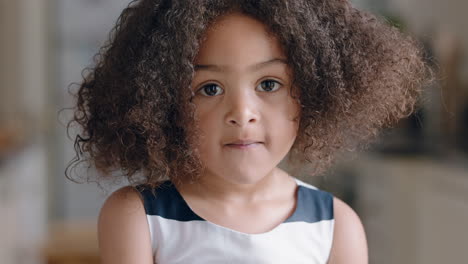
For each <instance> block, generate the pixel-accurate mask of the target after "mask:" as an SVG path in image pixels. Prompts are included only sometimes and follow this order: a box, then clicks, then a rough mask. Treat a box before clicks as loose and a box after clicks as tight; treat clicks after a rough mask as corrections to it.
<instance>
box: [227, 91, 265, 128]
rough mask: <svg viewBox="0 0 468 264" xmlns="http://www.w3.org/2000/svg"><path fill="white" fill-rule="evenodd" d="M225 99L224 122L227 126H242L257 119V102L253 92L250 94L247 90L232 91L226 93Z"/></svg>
mask: <svg viewBox="0 0 468 264" xmlns="http://www.w3.org/2000/svg"><path fill="white" fill-rule="evenodd" d="M225 100H226V102H225V103H226V106H227V111H226V116H225V122H226V124H228V125H229V126H237V127H244V126H246V125H248V124H251V123H255V122H257V121H258V119H259V114H258V102H256V100H255V95H254V94H250V93H249V91H238V92H232V93H231V94H226V96H225Z"/></svg>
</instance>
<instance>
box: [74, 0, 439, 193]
mask: <svg viewBox="0 0 468 264" xmlns="http://www.w3.org/2000/svg"><path fill="white" fill-rule="evenodd" d="M229 12H240V13H242V14H245V15H248V16H251V17H253V18H256V19H258V20H259V21H261V22H263V23H264V24H265V25H266V26H267V27H268V29H269V30H270V31H271V33H273V34H274V35H276V36H277V37H278V40H279V41H280V44H281V45H282V47H283V48H284V51H285V54H286V56H287V58H288V64H289V65H290V67H291V69H292V70H293V73H294V76H293V86H294V87H297V88H298V94H297V97H296V99H298V100H299V102H300V105H301V107H302V110H301V116H300V123H299V132H298V136H297V138H296V141H295V143H294V145H293V147H292V149H291V151H290V153H289V154H288V156H289V162H290V163H291V164H296V165H297V166H300V165H301V164H302V165H304V164H313V166H312V167H313V168H314V171H313V174H319V173H322V172H324V171H325V170H326V169H327V167H329V166H330V165H331V164H332V163H333V161H334V160H335V159H336V157H337V154H339V153H343V152H344V151H347V150H350V149H354V148H355V147H357V146H358V145H366V144H363V143H366V142H367V143H368V142H371V141H372V139H375V138H376V136H377V134H378V131H379V130H380V129H381V128H383V127H385V126H391V125H392V124H395V123H396V121H398V120H399V119H401V118H403V117H406V116H408V115H410V114H411V113H412V112H413V109H414V108H415V105H416V103H417V101H418V97H419V95H420V93H421V90H422V87H424V86H425V85H426V84H428V83H429V82H430V81H432V75H433V74H432V70H431V68H430V67H429V66H428V63H426V61H425V58H424V53H423V48H422V45H421V44H420V43H419V42H417V41H416V40H415V39H414V38H412V37H411V36H409V35H406V34H404V33H402V32H400V31H399V30H398V29H397V28H394V27H392V26H391V25H390V24H388V23H386V22H385V21H384V20H383V19H379V18H378V17H376V16H375V15H372V14H369V13H367V12H365V11H361V10H358V9H356V8H354V7H353V6H352V5H351V4H350V3H349V2H347V1H345V0H283V1H274V0H235V1H234V0H216V1H215V0H196V1H181V0H140V1H133V2H131V3H130V4H129V5H128V6H127V8H125V9H124V10H123V12H122V14H121V15H120V17H119V19H118V20H117V23H116V25H115V27H114V28H113V29H112V31H111V34H110V36H109V40H108V42H106V44H105V45H104V46H103V47H102V48H101V49H100V51H99V52H98V53H97V54H96V56H95V57H94V58H95V65H94V66H93V67H90V68H87V69H85V70H87V73H86V74H84V75H83V79H84V80H83V81H82V82H81V83H80V85H79V89H78V91H77V92H76V98H77V104H76V108H75V111H74V116H73V119H72V120H70V122H69V123H68V126H67V129H69V127H70V124H71V123H73V122H76V123H77V124H79V125H80V127H81V128H82V132H81V134H78V135H77V136H76V138H75V142H74V144H75V151H76V154H77V156H76V157H75V159H74V160H73V161H72V162H71V163H70V164H69V166H68V167H67V170H68V169H69V168H70V166H71V165H72V164H75V165H77V164H78V163H80V162H82V161H89V162H90V163H89V164H93V165H94V166H95V167H96V169H98V171H100V172H101V176H104V177H105V178H109V177H106V176H108V175H109V174H110V172H111V171H113V170H115V171H117V170H118V171H119V173H121V175H123V176H124V177H126V178H127V179H128V180H129V181H130V182H139V183H141V182H142V181H143V182H144V183H146V184H149V185H154V186H155V185H157V184H158V183H160V182H161V181H162V180H165V179H171V180H178V181H180V180H181V179H183V178H185V177H187V176H189V177H190V178H192V179H195V178H196V177H197V176H199V175H200V174H199V173H200V169H201V168H202V164H201V163H200V161H199V155H198V153H197V149H196V148H194V147H193V146H194V145H193V144H192V142H195V139H196V137H197V133H188V128H189V127H193V126H194V125H195V123H194V120H193V116H194V105H193V104H192V102H191V98H192V95H193V94H192V92H191V89H190V84H191V80H192V77H193V76H194V65H193V64H192V62H193V59H194V58H195V56H196V54H197V51H198V50H199V47H200V43H201V39H202V38H203V34H204V32H205V31H206V30H207V28H208V27H209V26H210V25H211V24H213V23H214V22H215V21H216V19H217V18H219V17H220V16H222V15H225V14H227V13H229ZM83 153H86V154H87V155H83ZM292 167H294V166H292ZM66 172H67V171H66ZM66 172H65V174H66V175H67V173H66ZM67 177H68V176H67Z"/></svg>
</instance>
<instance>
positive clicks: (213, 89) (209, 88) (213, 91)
mask: <svg viewBox="0 0 468 264" xmlns="http://www.w3.org/2000/svg"><path fill="white" fill-rule="evenodd" d="M199 91H200V93H202V94H203V95H204V96H215V95H220V94H222V91H223V89H221V88H220V87H219V86H218V85H216V84H214V83H210V84H207V85H205V86H203V87H202V88H200V90H199Z"/></svg>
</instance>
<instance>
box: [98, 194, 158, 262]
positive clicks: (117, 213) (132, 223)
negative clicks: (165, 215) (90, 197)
mask: <svg viewBox="0 0 468 264" xmlns="http://www.w3.org/2000/svg"><path fill="white" fill-rule="evenodd" d="M150 239H151V238H150V232H149V227H148V223H147V219H146V214H145V209H144V206H143V202H142V200H141V198H140V194H139V192H138V191H137V190H136V189H135V188H134V187H132V186H126V187H123V188H120V189H118V190H117V191H115V192H113V193H112V194H111V195H110V196H109V197H108V198H107V199H106V201H105V202H104V204H103V206H102V208H101V210H100V213H99V219H98V241H99V251H100V255H101V263H103V264H106V263H148V264H149V263H152V250H151V242H150V241H151V240H150ZM117 249H118V250H117Z"/></svg>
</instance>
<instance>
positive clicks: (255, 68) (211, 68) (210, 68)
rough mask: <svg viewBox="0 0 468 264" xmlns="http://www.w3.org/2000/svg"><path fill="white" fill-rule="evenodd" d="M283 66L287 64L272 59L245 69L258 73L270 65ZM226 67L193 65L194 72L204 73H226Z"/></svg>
mask: <svg viewBox="0 0 468 264" xmlns="http://www.w3.org/2000/svg"><path fill="white" fill-rule="evenodd" d="M277 63H281V64H285V65H287V62H286V60H285V59H280V58H273V59H270V60H267V61H264V62H260V63H257V64H254V65H251V66H249V67H248V68H247V70H249V71H258V70H259V69H261V68H263V67H265V66H267V65H270V64H277ZM226 68H227V67H226V66H219V65H214V64H197V65H195V71H199V70H206V71H216V72H224V71H226Z"/></svg>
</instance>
